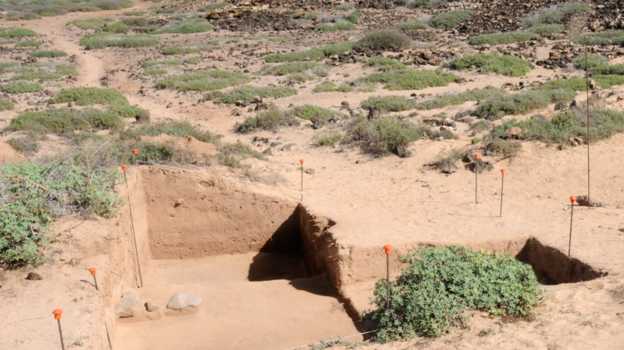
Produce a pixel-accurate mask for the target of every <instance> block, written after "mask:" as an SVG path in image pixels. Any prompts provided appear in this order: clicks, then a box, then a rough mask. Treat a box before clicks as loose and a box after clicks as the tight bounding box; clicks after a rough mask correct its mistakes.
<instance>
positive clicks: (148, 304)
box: [145, 301, 158, 312]
mask: <svg viewBox="0 0 624 350" xmlns="http://www.w3.org/2000/svg"><path fill="white" fill-rule="evenodd" d="M145 310H147V312H154V311H158V306H156V304H154V303H153V302H151V301H148V302H146V303H145Z"/></svg>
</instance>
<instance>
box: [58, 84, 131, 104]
mask: <svg viewBox="0 0 624 350" xmlns="http://www.w3.org/2000/svg"><path fill="white" fill-rule="evenodd" d="M69 102H74V103H75V104H76V105H78V106H91V105H96V104H101V105H114V104H124V105H125V104H128V100H126V98H125V97H124V95H123V94H122V93H121V92H119V91H118V90H115V89H104V88H98V87H80V88H70V89H63V90H61V92H59V93H58V94H57V95H56V96H55V97H54V98H52V99H51V100H50V103H52V104H54V103H69Z"/></svg>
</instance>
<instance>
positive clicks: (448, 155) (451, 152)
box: [430, 147, 468, 174]
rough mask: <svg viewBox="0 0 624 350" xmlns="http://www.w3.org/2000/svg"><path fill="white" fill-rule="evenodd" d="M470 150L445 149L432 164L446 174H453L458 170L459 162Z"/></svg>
mask: <svg viewBox="0 0 624 350" xmlns="http://www.w3.org/2000/svg"><path fill="white" fill-rule="evenodd" d="M467 154H468V152H467V151H466V150H464V149H462V148H455V147H453V148H448V149H446V148H445V149H443V150H442V151H441V152H440V153H439V154H438V155H437V156H436V158H435V160H434V161H433V163H431V164H430V166H431V167H432V168H433V169H436V170H439V171H441V172H443V173H445V174H452V173H454V172H456V171H457V169H458V168H457V162H458V161H460V160H461V159H463V158H464V157H465V156H466V155H467Z"/></svg>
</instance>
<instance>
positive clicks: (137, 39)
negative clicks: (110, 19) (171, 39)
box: [80, 33, 160, 50]
mask: <svg viewBox="0 0 624 350" xmlns="http://www.w3.org/2000/svg"><path fill="white" fill-rule="evenodd" d="M159 43H160V39H158V37H157V36H153V35H145V34H125V35H124V34H110V33H94V34H88V35H86V36H84V37H83V38H82V39H80V45H82V46H84V47H85V49H87V50H94V49H102V48H106V47H119V48H133V47H147V46H156V45H158V44H159Z"/></svg>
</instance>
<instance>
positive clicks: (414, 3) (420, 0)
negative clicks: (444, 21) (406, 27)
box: [397, 0, 433, 9]
mask: <svg viewBox="0 0 624 350" xmlns="http://www.w3.org/2000/svg"><path fill="white" fill-rule="evenodd" d="M397 5H399V6H405V7H407V8H408V9H414V8H424V9H428V8H430V7H431V6H432V5H433V1H431V0H398V1H397Z"/></svg>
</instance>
